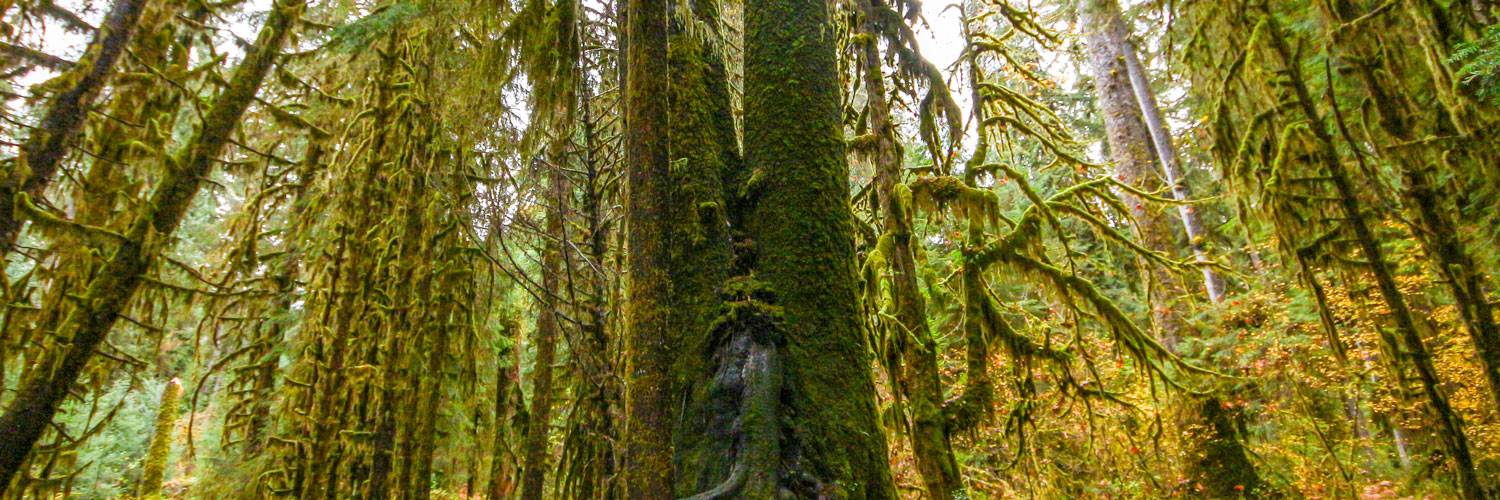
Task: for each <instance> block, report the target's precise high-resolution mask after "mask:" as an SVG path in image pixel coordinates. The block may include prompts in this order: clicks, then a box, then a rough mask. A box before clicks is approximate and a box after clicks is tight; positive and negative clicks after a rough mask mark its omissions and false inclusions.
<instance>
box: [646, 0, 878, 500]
mask: <svg viewBox="0 0 1500 500" xmlns="http://www.w3.org/2000/svg"><path fill="white" fill-rule="evenodd" d="M745 10H746V14H745V24H746V26H745V141H744V144H745V156H746V162H747V164H748V166H749V167H750V168H751V169H752V171H753V174H752V177H751V180H750V185H749V186H748V189H749V191H750V192H751V194H752V196H754V197H755V198H756V199H755V203H756V204H755V208H754V209H753V212H752V213H753V216H752V217H751V218H750V220H749V222H748V224H749V226H750V234H751V235H752V237H753V238H754V244H755V247H756V253H757V257H756V259H757V268H756V269H757V274H756V276H757V277H758V278H759V279H762V280H764V281H765V282H766V283H767V284H768V285H769V286H770V287H771V289H772V290H773V291H774V293H775V296H776V298H777V303H778V304H780V305H781V306H782V307H783V312H784V319H785V328H786V344H787V349H786V353H785V368H786V370H787V379H786V389H785V390H786V391H788V393H789V395H790V396H789V397H788V398H787V401H788V403H789V404H788V407H787V408H786V413H785V415H786V416H785V418H784V421H783V425H784V427H785V428H786V429H787V432H788V434H789V435H787V436H786V437H785V440H784V444H785V446H784V447H783V449H782V454H783V464H784V466H785V467H786V469H787V470H788V477H787V479H786V481H787V484H788V485H789V486H790V489H791V490H793V491H796V492H800V494H802V495H807V496H820V495H826V496H830V497H835V498H893V497H895V489H894V486H893V484H892V479H891V472H890V466H889V464H888V463H887V452H886V443H885V437H884V432H883V430H882V429H881V428H880V426H879V424H878V421H877V416H876V409H875V394H874V383H873V381H872V380H871V376H870V359H869V355H868V351H867V348H866V346H865V340H864V331H863V325H861V320H860V318H861V313H860V306H859V298H858V295H857V291H856V281H855V272H854V243H853V234H854V226H853V215H852V213H851V209H850V206H849V184H848V173H849V172H848V165H847V163H846V161H845V158H844V141H843V137H842V129H841V123H842V109H841V107H840V90H839V76H838V63H837V61H836V59H835V56H836V54H835V44H836V40H835V38H836V34H835V31H834V27H833V25H832V23H831V19H830V17H829V4H828V3H827V2H824V1H822V0H752V1H750V2H748V3H747V4H746V7H745ZM632 71H634V70H632ZM779 438H780V436H765V437H756V438H755V439H779Z"/></svg>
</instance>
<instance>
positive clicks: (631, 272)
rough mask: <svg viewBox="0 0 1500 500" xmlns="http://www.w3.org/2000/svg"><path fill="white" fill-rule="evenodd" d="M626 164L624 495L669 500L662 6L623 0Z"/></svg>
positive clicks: (660, 1)
mask: <svg viewBox="0 0 1500 500" xmlns="http://www.w3.org/2000/svg"><path fill="white" fill-rule="evenodd" d="M625 10H626V20H625V39H626V43H625V53H624V66H625V67H626V68H628V71H627V72H626V74H625V99H624V108H625V164H626V168H627V174H626V182H627V183H628V188H627V192H628V199H627V200H626V207H625V210H626V211H625V224H626V226H627V230H628V231H629V232H628V241H627V265H628V266H629V267H628V276H627V280H628V281H627V285H626V286H627V288H626V300H627V301H628V309H627V311H626V317H625V331H626V333H625V418H626V425H625V436H624V440H625V442H624V449H623V451H622V454H621V455H622V456H621V461H622V464H621V465H622V467H623V468H622V470H623V472H624V479H625V496H626V497H627V498H636V499H655V498H671V497H672V491H673V490H672V481H673V480H672V429H673V428H674V425H673V418H672V417H673V415H672V408H673V405H672V395H671V392H670V391H671V389H672V387H671V364H672V354H671V346H670V345H669V344H668V339H669V338H671V335H672V332H671V329H670V315H671V311H670V293H671V290H672V284H671V281H670V276H669V266H670V259H671V253H670V252H671V250H670V248H671V247H670V245H671V243H670V237H669V234H668V226H667V224H668V218H669V217H670V212H669V211H670V205H669V203H670V199H671V191H670V185H669V182H668V179H669V178H670V177H669V176H670V175H671V169H670V168H669V165H668V158H667V153H668V152H667V139H668V137H667V130H668V129H667V127H668V124H669V122H668V119H667V106H666V105H665V104H666V102H665V99H662V97H663V96H666V95H667V93H668V92H669V91H670V90H671V88H670V86H669V82H668V79H667V78H668V73H667V72H668V70H669V68H668V65H667V25H668V22H667V2H666V1H665V0H628V1H627V2H626V7H625Z"/></svg>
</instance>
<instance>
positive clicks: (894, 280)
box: [858, 0, 965, 499]
mask: <svg viewBox="0 0 1500 500" xmlns="http://www.w3.org/2000/svg"><path fill="white" fill-rule="evenodd" d="M859 5H860V7H861V8H862V10H863V11H864V12H863V16H862V20H861V22H860V26H859V31H860V33H861V34H862V35H864V36H865V40H864V43H862V44H861V45H862V47H860V48H859V49H858V50H859V51H860V55H859V57H860V65H861V66H862V71H863V75H864V89H865V99H867V101H866V110H867V111H866V113H867V116H868V117H869V124H870V131H869V133H870V134H873V136H874V137H875V141H874V148H875V151H873V153H872V154H871V157H872V159H873V161H874V164H875V184H876V189H875V194H876V195H877V197H878V200H879V211H880V218H881V220H882V222H883V223H884V225H885V228H884V229H885V234H884V235H883V236H882V238H890V241H889V244H888V247H889V248H886V249H883V250H882V251H885V252H888V255H886V256H885V258H886V261H887V262H888V263H889V265H890V272H891V278H890V282H889V283H888V286H889V287H890V289H889V293H890V297H891V305H892V309H893V310H894V311H895V319H896V320H897V324H896V325H893V326H889V327H888V328H890V329H891V331H890V332H889V335H890V336H891V337H892V338H894V339H897V340H896V342H898V343H899V345H900V349H899V350H900V353H901V366H900V373H898V374H896V380H897V382H898V384H899V385H900V387H899V388H898V389H899V390H900V391H901V392H902V394H903V397H902V399H903V400H904V401H906V405H907V406H908V408H907V413H908V416H909V418H910V419H911V441H912V451H913V455H914V456H915V458H916V462H917V470H918V471H919V472H920V473H921V475H922V481H923V483H925V484H926V487H927V495H928V497H930V498H934V499H949V498H957V497H959V496H963V495H965V493H964V485H963V479H962V477H960V476H959V471H958V460H957V459H956V458H955V457H954V455H953V445H952V443H951V442H950V441H949V436H948V426H947V419H946V417H945V416H944V414H943V385H942V380H941V378H940V376H939V374H938V363H937V342H936V341H935V340H934V339H933V338H932V330H931V327H930V326H929V325H928V323H927V302H926V300H925V299H924V298H923V297H922V291H921V288H920V285H919V283H918V281H917V264H916V259H915V257H914V255H913V254H914V253H915V252H916V251H917V250H916V249H915V248H914V245H913V244H912V232H911V219H910V217H911V209H912V208H911V207H904V206H902V205H901V200H900V199H899V197H898V196H897V194H896V191H897V190H896V185H897V184H898V183H900V182H901V156H900V151H899V150H898V145H897V133H896V129H895V127H894V125H893V124H892V123H891V109H890V104H889V102H888V101H887V100H886V86H885V77H884V74H883V70H882V67H881V63H880V49H879V46H878V41H879V40H880V39H881V31H880V29H881V28H880V27H879V26H878V25H877V21H876V19H877V16H878V11H879V10H881V9H887V8H889V7H887V6H886V5H885V2H883V1H881V0H861V1H860V2H859ZM882 246H886V245H885V244H882Z"/></svg>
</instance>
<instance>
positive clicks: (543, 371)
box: [521, 147, 571, 500]
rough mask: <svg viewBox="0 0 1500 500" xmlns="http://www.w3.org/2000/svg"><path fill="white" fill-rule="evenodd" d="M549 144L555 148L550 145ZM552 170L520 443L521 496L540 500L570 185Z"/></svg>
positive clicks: (546, 458) (558, 167) (545, 469)
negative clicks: (528, 394)
mask: <svg viewBox="0 0 1500 500" xmlns="http://www.w3.org/2000/svg"><path fill="white" fill-rule="evenodd" d="M554 149H560V148H556V147H554ZM549 156H550V157H552V158H553V159H554V161H561V155H560V154H549ZM547 168H549V169H551V170H552V174H551V176H552V181H551V184H552V185H551V189H552V195H551V199H550V200H548V202H549V203H550V204H551V207H550V208H549V210H548V212H547V223H546V224H547V228H546V231H547V236H546V239H547V242H546V244H545V249H544V250H543V251H542V270H541V274H542V290H541V293H540V296H541V297H542V300H541V304H540V307H541V310H540V311H538V312H537V320H536V333H535V335H534V339H535V340H533V343H534V344H535V345H536V359H535V361H534V365H533V366H532V369H531V413H530V417H531V418H530V419H529V421H528V422H527V424H526V438H525V444H523V445H522V454H523V456H524V462H525V471H524V472H523V473H522V476H521V498H522V499H524V500H540V499H541V498H543V496H542V492H543V491H544V482H545V479H546V477H547V472H548V470H549V469H550V466H549V461H550V453H549V451H550V450H551V444H550V441H549V439H548V437H549V435H550V432H549V431H550V430H551V425H552V399H553V394H552V392H553V390H552V382H553V373H552V365H553V363H556V362H557V343H558V342H559V341H560V340H561V335H560V333H561V331H560V328H561V325H560V324H559V322H558V314H559V312H560V311H559V310H558V308H560V307H562V303H561V302H562V301H561V296H560V295H559V294H560V293H561V291H562V288H561V282H560V280H561V278H562V272H563V271H562V259H563V257H562V253H563V252H565V251H567V249H566V248H565V247H564V242H563V241H562V238H563V225H564V224H565V223H566V221H565V220H564V218H565V217H566V216H567V213H568V209H567V205H568V200H569V198H570V190H571V189H570V188H569V187H568V183H567V180H566V177H565V175H564V174H563V172H562V166H561V165H548V166H547Z"/></svg>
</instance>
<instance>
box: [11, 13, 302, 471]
mask: <svg viewBox="0 0 1500 500" xmlns="http://www.w3.org/2000/svg"><path fill="white" fill-rule="evenodd" d="M303 7H304V4H303V3H302V2H301V1H297V0H282V1H278V2H277V3H276V5H275V6H274V7H273V8H272V10H271V15H270V17H269V18H268V19H267V20H266V25H265V26H264V27H263V28H262V29H261V32H260V36H259V37H258V38H257V39H256V41H255V45H254V49H252V50H251V51H250V52H249V53H248V54H246V56H245V59H244V61H243V62H241V63H240V66H239V67H238V68H236V70H235V73H234V76H233V78H232V79H231V80H230V82H229V86H228V87H227V88H225V89H224V91H223V92H222V93H220V94H219V96H218V97H217V98H216V99H215V100H214V103H213V106H212V107H211V108H210V109H209V111H208V113H207V114H206V115H205V116H204V119H203V124H202V126H200V127H199V129H198V131H197V133H196V134H195V135H194V136H193V138H192V139H190V140H189V141H188V143H187V145H186V147H185V149H184V150H183V151H181V152H180V153H178V154H177V155H175V158H174V159H173V160H172V164H173V165H176V168H175V169H173V170H172V171H170V173H169V174H168V175H165V176H163V178H162V179H161V180H160V183H159V184H158V186H157V188H156V191H155V192H154V193H153V194H152V196H151V199H150V200H149V203H148V204H147V205H146V206H145V209H144V210H145V211H144V213H142V214H141V215H140V216H138V217H137V218H136V219H135V220H134V222H133V223H132V224H131V225H130V228H129V229H128V230H127V232H126V233H125V241H123V242H121V243H120V246H119V247H118V248H117V249H116V250H115V251H114V253H113V254H111V255H110V257H109V259H108V260H107V261H106V262H105V264H104V267H103V268H102V270H101V271H100V272H99V273H98V275H96V276H95V278H94V279H93V280H92V281H91V282H89V284H88V287H87V289H86V290H84V292H83V293H82V294H81V295H82V296H81V297H80V299H79V302H78V305H77V306H76V308H74V309H73V310H72V311H71V312H69V313H68V314H67V316H65V318H66V319H64V320H63V323H62V324H60V325H58V327H57V329H56V330H57V331H58V332H59V333H60V334H64V335H66V334H68V333H71V334H72V343H71V345H69V346H68V347H66V352H65V353H63V354H61V355H60V356H58V355H54V356H50V357H49V358H48V359H46V360H44V361H43V363H45V364H46V366H51V367H52V369H50V370H48V371H47V372H46V373H48V374H49V375H48V376H37V377H34V378H32V379H31V380H29V381H27V382H26V383H25V384H24V385H23V386H22V387H21V388H20V390H19V391H17V395H16V398H15V400H13V401H12V402H11V406H10V408H8V409H7V410H6V412H5V414H4V416H0V493H3V490H4V489H5V488H6V487H8V486H9V484H10V482H11V481H12V479H13V478H15V476H16V473H17V472H19V469H20V467H21V464H22V463H24V462H25V460H26V457H27V455H29V454H30V453H31V449H32V447H33V446H34V445H35V444H36V441H37V439H39V438H40V437H41V435H42V432H43V431H44V430H45V429H46V428H47V426H48V425H49V424H50V423H51V422H52V417H53V415H54V414H55V413H56V412H57V407H58V406H59V405H60V404H62V401H63V399H64V397H65V396H66V395H67V394H68V391H69V390H70V389H71V388H72V387H73V384H74V383H75V382H77V380H78V377H79V376H80V375H81V374H82V373H83V369H84V367H85V365H87V364H88V362H89V360H90V359H91V358H92V357H93V356H94V351H95V349H96V348H97V347H98V346H99V344H101V343H103V342H104V339H105V337H106V336H107V335H108V334H109V330H110V328H111V327H113V326H114V323H115V321H116V320H117V319H118V318H119V314H120V312H121V311H122V310H124V308H125V306H126V304H127V303H128V302H129V300H130V297H131V296H132V295H134V294H135V290H136V287H137V286H138V285H139V284H140V281H141V278H142V276H143V275H144V274H145V273H146V271H147V270H149V269H150V268H151V265H152V264H153V263H154V262H155V261H156V258H157V255H158V253H159V252H160V251H161V248H159V247H158V246H156V245H153V244H151V241H154V240H157V239H159V238H160V237H161V236H160V235H170V234H172V233H173V231H175V230H176V229H177V226H178V225H179V224H180V223H181V222H182V219H183V217H184V216H185V215H186V214H187V209H188V206H189V204H190V203H191V202H192V200H193V197H194V196H196V195H197V194H198V189H199V187H200V186H202V184H203V179H205V178H207V177H208V175H209V173H210V172H211V171H212V169H213V165H214V162H215V161H217V158H218V156H219V153H220V152H221V151H222V150H223V149H224V146H225V145H226V144H227V143H228V142H229V136H230V134H231V133H232V132H233V131H234V130H235V128H236V126H237V124H238V122H239V119H240V117H241V116H242V115H243V114H244V112H245V108H247V107H248V106H249V105H250V102H251V101H252V100H254V98H255V93H256V91H257V90H259V88H260V84H261V81H262V80H263V79H264V78H265V75H266V74H267V73H268V72H270V69H271V66H272V65H273V63H274V62H275V60H276V57H277V55H278V54H279V53H280V51H281V46H282V43H283V42H284V41H285V40H286V39H287V37H288V36H289V35H290V31H291V25H292V23H293V22H294V21H295V20H296V19H297V18H298V16H300V14H301V12H302V9H303Z"/></svg>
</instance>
